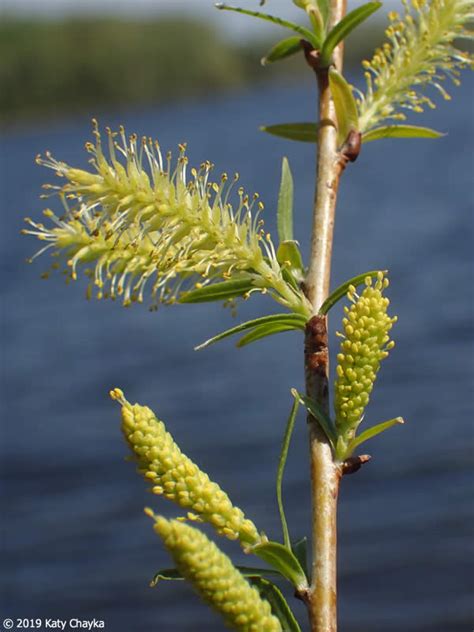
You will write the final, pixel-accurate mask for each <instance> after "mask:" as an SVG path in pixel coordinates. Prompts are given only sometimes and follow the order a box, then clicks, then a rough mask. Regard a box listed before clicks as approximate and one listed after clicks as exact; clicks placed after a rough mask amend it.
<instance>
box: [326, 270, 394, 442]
mask: <svg viewBox="0 0 474 632" xmlns="http://www.w3.org/2000/svg"><path fill="white" fill-rule="evenodd" d="M365 283H366V286H365V288H364V290H363V292H362V294H361V295H360V296H358V295H357V293H356V290H355V288H354V287H353V286H351V288H350V290H349V292H348V294H347V296H348V298H349V300H350V301H351V302H352V305H351V307H350V308H349V307H344V311H345V314H346V316H345V318H344V319H343V321H342V324H343V330H344V331H343V333H341V334H339V335H340V336H341V337H342V338H343V340H342V342H341V346H340V352H339V354H338V356H337V360H338V364H337V367H336V383H335V389H334V390H335V398H334V408H335V412H336V426H337V427H338V429H339V431H340V432H341V433H342V434H344V435H345V437H346V438H347V439H351V438H352V437H353V436H354V434H355V431H356V430H357V427H358V425H359V424H360V422H361V420H362V416H363V414H364V409H365V407H366V406H367V404H368V402H369V398H370V394H371V392H372V389H373V386H374V382H375V379H376V377H377V373H378V370H379V368H380V363H381V361H382V360H383V359H384V358H386V357H387V356H388V352H389V351H390V349H392V348H393V346H394V344H395V343H394V342H393V341H390V338H389V331H390V330H391V328H392V326H393V324H394V323H395V322H396V320H397V318H396V316H394V317H390V316H389V315H388V314H387V308H388V306H389V303H390V301H389V300H388V298H386V297H384V296H383V294H382V293H383V290H384V289H385V288H386V287H387V286H388V279H387V278H385V277H384V276H383V273H381V272H380V273H379V275H378V278H377V281H376V282H375V285H372V279H371V278H370V277H367V279H366V280H365Z"/></svg>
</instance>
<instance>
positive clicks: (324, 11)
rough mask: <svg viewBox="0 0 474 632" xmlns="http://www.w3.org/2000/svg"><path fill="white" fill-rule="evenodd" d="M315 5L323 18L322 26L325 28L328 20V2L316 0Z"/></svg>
mask: <svg viewBox="0 0 474 632" xmlns="http://www.w3.org/2000/svg"><path fill="white" fill-rule="evenodd" d="M316 4H317V5H318V9H319V11H320V13H321V16H322V18H323V22H324V25H325V26H326V24H327V22H328V18H329V1H328V0H316Z"/></svg>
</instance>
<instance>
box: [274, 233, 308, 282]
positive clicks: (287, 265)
mask: <svg viewBox="0 0 474 632" xmlns="http://www.w3.org/2000/svg"><path fill="white" fill-rule="evenodd" d="M277 261H278V263H279V264H280V266H281V268H282V269H286V270H289V272H290V273H291V275H292V276H293V278H294V279H295V281H296V282H297V283H301V281H303V279H304V264H303V259H302V257H301V252H300V249H299V247H298V242H297V241H294V240H291V241H283V242H282V243H281V244H280V245H279V246H278V250H277Z"/></svg>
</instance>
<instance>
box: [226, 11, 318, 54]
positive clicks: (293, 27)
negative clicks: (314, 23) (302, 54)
mask: <svg viewBox="0 0 474 632" xmlns="http://www.w3.org/2000/svg"><path fill="white" fill-rule="evenodd" d="M215 7H216V9H220V10H221V11H235V12H236V13H243V14H244V15H250V16H251V17H254V18H259V19H260V20H265V21H266V22H272V23H273V24H277V25H278V26H282V27H283V28H286V29H290V31H295V33H299V34H300V35H302V36H303V37H304V39H306V40H308V42H310V43H311V44H312V45H313V46H314V48H317V49H319V48H321V42H320V41H319V40H318V38H317V37H316V35H315V34H314V33H312V32H311V31H310V30H309V29H307V28H305V27H304V26H300V25H299V24H295V23H294V22H289V21H288V20H282V19H281V18H277V17H275V16H274V15H268V14H267V13H261V12H260V11H249V10H248V9H241V8H240V7H232V6H230V5H228V4H224V3H221V2H219V3H218V4H216V5H215Z"/></svg>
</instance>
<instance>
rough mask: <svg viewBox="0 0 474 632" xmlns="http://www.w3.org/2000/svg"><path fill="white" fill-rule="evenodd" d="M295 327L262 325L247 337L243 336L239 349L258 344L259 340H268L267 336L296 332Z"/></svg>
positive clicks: (274, 324) (283, 324)
mask: <svg viewBox="0 0 474 632" xmlns="http://www.w3.org/2000/svg"><path fill="white" fill-rule="evenodd" d="M294 329H295V327H294V325H293V324H288V323H284V322H283V323H281V324H276V323H273V324H272V323H270V324H267V325H260V326H259V327H255V329H252V330H251V331H250V332H249V333H248V334H247V335H245V336H243V337H242V338H241V339H240V340H239V341H238V343H237V345H236V346H237V347H239V348H240V347H245V346H247V345H249V344H251V343H252V342H257V340H261V339H262V338H267V336H273V335H274V334H280V333H282V332H284V331H294Z"/></svg>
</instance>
